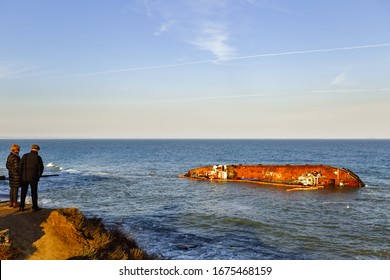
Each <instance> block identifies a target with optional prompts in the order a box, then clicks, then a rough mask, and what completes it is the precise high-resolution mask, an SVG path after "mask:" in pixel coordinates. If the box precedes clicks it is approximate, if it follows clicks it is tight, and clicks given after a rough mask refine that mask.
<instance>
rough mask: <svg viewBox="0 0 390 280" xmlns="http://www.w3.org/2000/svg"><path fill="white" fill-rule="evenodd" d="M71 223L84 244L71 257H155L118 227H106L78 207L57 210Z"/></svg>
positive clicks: (128, 258) (93, 258)
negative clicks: (79, 250) (77, 254)
mask: <svg viewBox="0 0 390 280" xmlns="http://www.w3.org/2000/svg"><path fill="white" fill-rule="evenodd" d="M58 211H59V213H60V214H61V215H63V216H65V217H66V219H67V221H68V222H70V223H72V224H73V225H74V227H75V229H76V230H77V232H78V234H79V236H80V237H81V239H82V240H83V241H84V246H83V250H82V252H81V254H80V255H79V256H76V257H73V258H72V259H89V260H148V259H156V257H155V256H150V255H148V254H147V253H146V252H144V251H143V250H141V249H140V248H139V247H138V245H137V243H136V242H135V241H134V240H133V239H131V238H129V237H128V236H126V235H125V234H124V233H123V232H122V231H120V230H119V229H118V228H111V229H106V227H105V226H104V224H103V223H102V220H101V219H99V218H86V217H85V216H84V215H82V214H81V213H80V212H79V210H78V209H75V208H67V209H60V210H58Z"/></svg>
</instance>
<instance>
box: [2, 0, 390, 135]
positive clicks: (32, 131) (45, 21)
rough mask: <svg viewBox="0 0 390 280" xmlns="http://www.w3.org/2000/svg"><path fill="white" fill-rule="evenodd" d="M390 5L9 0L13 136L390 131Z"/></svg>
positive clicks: (8, 102) (299, 0)
mask: <svg viewBox="0 0 390 280" xmlns="http://www.w3.org/2000/svg"><path fill="white" fill-rule="evenodd" d="M389 14H390V2H388V1H385V0H383V1H378V0H363V1H359V0H358V1H356V0H355V1H352V0H337V1H336V0H334V1H333V0H330V1H310V0H296V1H287V0H209V1H206V0H199V1H184V0H183V1H178V0H171V1H157V0H133V1H125V0H118V1H108V0H106V1H102V0H95V1H91V0H84V1H75V0H66V1H65V0H59V1H48V0H46V1H43V0H36V1H29V0H16V1H0V96H1V105H2V106H1V107H2V108H1V110H0V120H1V122H0V138H390V129H389V128H388V125H387V123H388V121H389V120H390V80H389V78H388V77H390V32H389V30H390V17H389V16H388V15H389Z"/></svg>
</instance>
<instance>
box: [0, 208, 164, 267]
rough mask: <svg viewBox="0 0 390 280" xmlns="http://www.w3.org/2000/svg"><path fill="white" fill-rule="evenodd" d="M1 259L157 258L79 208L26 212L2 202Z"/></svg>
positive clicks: (0, 209)
mask: <svg viewBox="0 0 390 280" xmlns="http://www.w3.org/2000/svg"><path fill="white" fill-rule="evenodd" d="M0 259H2V260H6V259H16V260H67V259H88V260H93V259H96V260H98V259H99V260H129V259H134V260H144V259H156V258H155V257H153V256H150V255H148V254H147V253H146V252H144V251H143V250H142V249H140V248H139V247H138V245H137V244H136V242H135V241H134V240H132V239H131V238H129V237H128V236H126V235H125V234H124V233H122V232H121V231H120V230H118V229H106V227H105V226H104V225H103V223H102V221H101V219H99V218H86V217H85V216H84V215H83V214H82V213H81V212H80V211H79V210H78V209H76V208H63V209H62V208H61V209H42V210H40V211H37V212H33V211H32V210H31V205H27V206H26V210H25V211H23V212H20V211H18V208H11V207H9V206H8V202H0Z"/></svg>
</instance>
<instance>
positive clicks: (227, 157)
mask: <svg viewBox="0 0 390 280" xmlns="http://www.w3.org/2000/svg"><path fill="white" fill-rule="evenodd" d="M14 142H16V143H18V144H20V145H21V146H22V150H21V154H23V153H25V152H28V151H29V147H30V146H31V144H34V143H36V144H39V145H40V146H41V152H40V155H41V156H42V158H43V161H44V164H45V166H46V170H45V174H58V175H59V176H57V177H47V178H42V179H41V181H40V186H39V203H40V206H42V207H48V208H55V207H77V208H79V209H80V210H81V211H82V212H83V213H84V214H85V215H86V216H89V217H94V216H96V217H100V218H102V219H103V221H104V222H105V223H106V224H108V225H114V226H119V227H120V228H122V230H123V231H124V232H126V233H127V234H129V235H131V236H133V237H134V239H135V240H136V241H137V242H138V244H139V245H140V246H141V247H142V248H143V249H145V250H147V251H148V252H149V253H154V254H157V255H160V256H161V257H163V258H166V259H186V260H191V259H196V260H209V259H214V260H225V259H237V260H238V259H258V260H260V259H270V260H272V259H285V260H293V259H304V260H306V259H316V260H328V259H332V260H333V259H350V260H356V259H374V260H378V259H390V141H389V140H0V161H2V162H3V164H2V165H0V175H7V170H6V168H5V161H6V157H7V155H8V154H9V146H10V145H11V144H12V143H14ZM239 163H243V164H259V163H263V164H285V163H286V164H287V163H290V164H314V163H316V164H327V165H334V166H338V167H345V168H348V169H351V170H352V171H354V172H355V173H356V174H358V175H359V176H360V177H361V179H362V180H363V181H364V182H365V183H366V184H367V186H366V187H364V188H356V189H334V190H315V191H304V192H299V191H295V192H286V191H285V188H283V187H271V186H259V185H252V184H240V183H216V182H205V181H190V180H187V179H181V178H178V175H179V174H182V173H185V172H186V171H187V170H189V169H192V168H195V167H198V166H202V165H210V164H239ZM0 193H3V194H7V193H8V182H7V181H0ZM2 199H4V196H3V197H2Z"/></svg>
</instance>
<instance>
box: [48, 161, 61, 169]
mask: <svg viewBox="0 0 390 280" xmlns="http://www.w3.org/2000/svg"><path fill="white" fill-rule="evenodd" d="M46 167H48V168H50V169H51V170H58V171H60V170H62V167H61V166H58V165H55V164H54V163H52V162H49V163H48V164H47V165H46Z"/></svg>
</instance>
